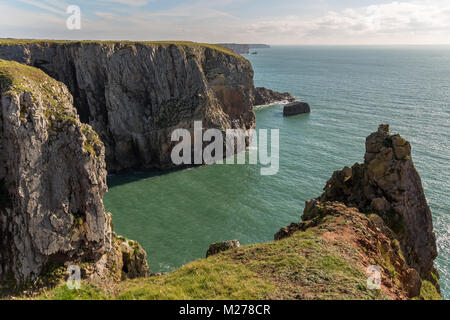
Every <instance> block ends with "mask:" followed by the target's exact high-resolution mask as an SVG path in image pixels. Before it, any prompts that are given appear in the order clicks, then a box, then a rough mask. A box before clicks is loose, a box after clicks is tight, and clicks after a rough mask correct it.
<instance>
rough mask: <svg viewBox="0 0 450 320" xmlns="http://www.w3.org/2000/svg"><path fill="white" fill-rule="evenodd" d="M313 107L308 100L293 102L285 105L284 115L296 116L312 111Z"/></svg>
mask: <svg viewBox="0 0 450 320" xmlns="http://www.w3.org/2000/svg"><path fill="white" fill-rule="evenodd" d="M310 112H311V108H310V107H309V104H307V103H306V102H300V101H296V102H292V103H289V104H287V105H285V106H284V109H283V115H285V116H294V115H296V114H303V113H310Z"/></svg>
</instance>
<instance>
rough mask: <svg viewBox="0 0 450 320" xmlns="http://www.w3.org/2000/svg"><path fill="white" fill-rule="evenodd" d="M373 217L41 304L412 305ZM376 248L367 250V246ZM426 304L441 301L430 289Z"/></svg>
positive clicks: (64, 292) (332, 218)
mask: <svg viewBox="0 0 450 320" xmlns="http://www.w3.org/2000/svg"><path fill="white" fill-rule="evenodd" d="M371 219H372V218H371V217H370V216H366V215H363V214H360V213H357V212H355V211H353V210H341V211H330V212H329V214H327V215H324V216H322V217H321V218H320V219H318V220H316V221H315V222H314V224H315V226H310V227H308V228H307V229H306V231H301V230H298V231H295V232H293V234H292V235H290V236H288V237H286V238H284V239H282V240H279V241H275V242H270V243H264V244H257V245H251V246H243V247H240V248H237V249H234V250H230V251H226V252H223V253H220V254H218V255H216V256H212V257H209V258H207V259H200V260H198V261H195V262H192V263H190V264H187V265H185V266H183V267H181V268H180V269H178V270H175V271H174V272H172V273H170V274H166V275H162V276H153V277H150V278H142V279H135V280H128V281H123V282H119V283H117V284H114V285H112V286H108V287H104V286H101V285H95V284H87V283H85V284H83V286H82V288H81V289H80V290H78V291H76V290H69V289H67V287H66V286H65V285H64V284H63V285H61V286H59V287H57V288H55V289H53V290H49V291H46V292H44V293H42V294H41V295H39V296H38V297H37V298H38V299H358V300H359V299H406V294H405V292H404V290H403V288H402V287H401V283H400V279H399V277H400V275H399V274H396V272H395V268H394V267H393V266H392V263H394V262H393V261H391V260H390V259H389V256H388V255H386V252H387V251H386V250H387V249H386V248H385V249H383V247H386V245H387V243H388V244H389V245H390V242H386V240H385V239H384V238H382V235H380V236H377V235H376V234H373V224H372V223H371ZM363 239H369V240H367V241H368V242H369V243H365V244H364V245H362V244H361V243H363V242H361V241H363ZM371 264H376V265H379V266H380V269H381V275H382V284H381V289H380V290H370V289H369V288H368V287H367V278H368V275H367V274H366V269H367V266H368V265H371ZM416 298H419V299H439V298H440V297H439V294H437V292H436V290H435V288H434V286H433V285H428V284H426V283H425V285H423V289H422V292H421V296H419V297H416Z"/></svg>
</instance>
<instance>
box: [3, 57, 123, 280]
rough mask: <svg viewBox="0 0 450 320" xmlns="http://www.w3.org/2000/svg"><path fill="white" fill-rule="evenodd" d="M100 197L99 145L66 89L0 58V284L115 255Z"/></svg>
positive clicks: (102, 190) (102, 174) (102, 188)
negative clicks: (54, 266) (77, 111)
mask: <svg viewBox="0 0 450 320" xmlns="http://www.w3.org/2000/svg"><path fill="white" fill-rule="evenodd" d="M106 191H107V185H106V168H105V160H104V146H103V144H102V142H101V141H100V139H99V137H98V136H97V134H96V133H95V131H93V130H92V128H91V127H90V126H89V125H86V124H82V123H81V122H80V120H79V117H78V115H77V113H76V109H75V108H74V107H73V105H72V96H71V95H70V93H69V92H68V90H67V88H66V86H65V85H64V84H62V83H60V82H57V81H55V80H54V79H52V78H50V77H49V76H47V75H46V74H45V73H44V72H42V71H40V70H39V69H36V68H32V67H28V66H24V65H21V64H19V63H16V62H11V61H4V60H0V246H1V248H2V249H1V250H0V282H3V283H4V282H8V283H14V284H20V283H25V282H27V281H34V280H36V279H38V278H39V276H40V275H41V273H42V271H43V270H44V269H45V268H46V266H48V265H58V266H67V265H68V264H81V263H91V264H95V263H96V262H98V261H99V260H100V259H101V258H102V257H104V256H105V255H108V254H109V255H111V254H113V253H114V250H113V249H114V248H113V242H114V239H113V238H114V237H113V236H112V228H111V221H110V220H111V219H110V216H109V215H107V214H106V213H105V211H104V207H103V202H102V199H103V195H104V193H105V192H106ZM122 251H123V250H122Z"/></svg>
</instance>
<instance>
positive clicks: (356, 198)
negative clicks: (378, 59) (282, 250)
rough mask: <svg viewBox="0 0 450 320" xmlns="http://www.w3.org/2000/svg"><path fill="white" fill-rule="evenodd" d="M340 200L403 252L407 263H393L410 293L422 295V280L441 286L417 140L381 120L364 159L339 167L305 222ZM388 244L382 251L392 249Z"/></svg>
mask: <svg viewBox="0 0 450 320" xmlns="http://www.w3.org/2000/svg"><path fill="white" fill-rule="evenodd" d="M336 203H340V204H342V205H344V206H345V207H346V208H352V210H356V211H357V212H361V213H363V214H366V215H370V217H371V221H372V222H373V223H375V224H376V225H377V228H378V229H377V230H379V232H382V233H383V234H384V235H385V236H386V238H388V239H390V241H391V244H392V248H394V247H396V249H395V250H397V251H399V252H401V257H402V262H401V263H398V264H393V267H395V272H397V273H398V274H399V275H400V280H401V281H405V283H404V285H405V286H409V287H411V288H410V289H411V290H410V297H412V296H414V295H415V294H417V290H416V289H417V287H419V288H420V283H421V282H422V281H429V282H431V283H432V284H433V285H434V286H436V288H437V290H438V291H439V284H438V281H437V280H438V272H437V270H436V268H435V267H434V265H433V263H434V259H435V258H436V257H437V249H436V237H435V235H434V232H433V221H432V216H431V211H430V208H429V206H428V204H427V200H426V198H425V194H424V190H423V187H422V182H421V179H420V176H419V174H418V172H417V171H416V169H415V167H414V163H413V161H412V155H411V145H410V143H409V142H408V141H406V140H405V139H403V138H402V137H401V136H400V135H398V134H391V133H390V131H389V125H385V124H383V125H380V126H379V128H378V131H376V132H374V133H372V134H371V135H370V136H369V137H367V139H366V153H365V157H364V163H362V164H360V163H356V164H355V165H354V166H353V167H351V168H349V167H345V168H344V169H343V170H341V171H336V172H334V173H333V176H332V177H331V178H330V180H328V182H327V184H326V185H325V188H324V193H323V194H322V195H321V196H320V197H318V198H316V199H313V200H310V201H307V202H306V207H305V210H304V214H303V217H302V218H303V220H304V222H307V223H311V222H312V221H314V219H315V218H317V217H319V216H323V215H324V214H325V215H326V214H331V213H332V212H333V210H331V209H330V208H332V207H336V206H339V205H337V204H336ZM327 212H328V213H327ZM330 212H331V213H330ZM303 227H304V226H303ZM283 234H284V233H281V234H280V235H278V236H279V237H282V236H283ZM388 249H389V248H384V249H383V248H381V249H380V248H379V249H378V250H382V251H383V252H384V253H385V254H386V252H388V251H389V250H388ZM391 260H392V259H391ZM393 270H394V269H393ZM414 281H415V282H417V283H416V284H414V283H412V282H414ZM418 283H419V284H418ZM414 288H416V289H414Z"/></svg>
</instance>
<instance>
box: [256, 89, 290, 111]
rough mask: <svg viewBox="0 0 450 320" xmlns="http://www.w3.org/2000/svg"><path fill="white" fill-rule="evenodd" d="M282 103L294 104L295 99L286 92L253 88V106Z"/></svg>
mask: <svg viewBox="0 0 450 320" xmlns="http://www.w3.org/2000/svg"><path fill="white" fill-rule="evenodd" d="M284 101H288V102H294V101H295V98H294V97H293V96H292V95H291V94H290V93H288V92H284V93H281V92H276V91H273V90H270V89H266V88H263V87H257V88H255V106H263V105H268V104H272V103H276V102H284Z"/></svg>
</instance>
